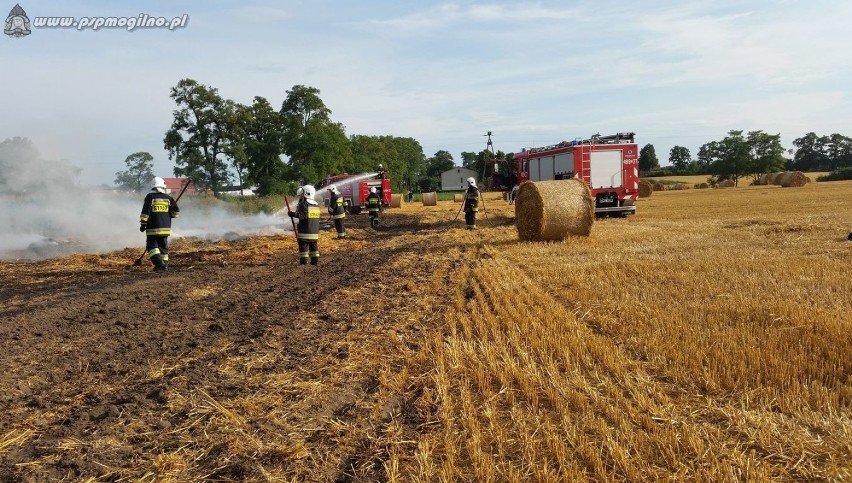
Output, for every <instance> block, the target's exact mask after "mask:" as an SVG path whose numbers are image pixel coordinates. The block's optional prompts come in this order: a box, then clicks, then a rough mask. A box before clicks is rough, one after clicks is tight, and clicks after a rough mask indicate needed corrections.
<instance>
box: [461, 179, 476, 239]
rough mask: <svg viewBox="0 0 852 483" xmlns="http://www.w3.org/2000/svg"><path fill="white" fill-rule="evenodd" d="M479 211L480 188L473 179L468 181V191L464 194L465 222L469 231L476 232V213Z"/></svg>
mask: <svg viewBox="0 0 852 483" xmlns="http://www.w3.org/2000/svg"><path fill="white" fill-rule="evenodd" d="M478 211H479V188H477V187H476V180H475V179H473V177H470V178H468V179H467V191H466V192H465V193H464V222H465V223H466V224H467V229H468V230H476V213H477V212H478Z"/></svg>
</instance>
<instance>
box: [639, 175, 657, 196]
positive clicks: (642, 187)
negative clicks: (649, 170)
mask: <svg viewBox="0 0 852 483" xmlns="http://www.w3.org/2000/svg"><path fill="white" fill-rule="evenodd" d="M653 192H654V185H652V184H651V183H650V182H649V181H645V180H644V179H643V180H640V181H639V197H640V198H648V197H649V196H651V193H653Z"/></svg>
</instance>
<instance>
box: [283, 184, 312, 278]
mask: <svg viewBox="0 0 852 483" xmlns="http://www.w3.org/2000/svg"><path fill="white" fill-rule="evenodd" d="M296 194H297V195H299V202H298V203H297V204H296V211H288V212H287V214H288V215H289V216H290V218H298V219H299V225H298V227H297V228H296V231H297V235H296V239H297V240H298V241H299V264H300V265H305V264H307V263H308V258H310V259H311V265H318V264H319V247H318V244H319V227H320V207H319V203H317V202H316V200H315V199H314V196H315V195H316V194H317V190H316V188H314V187H313V186H312V185H309V184H306V185H305V186H302V187H301V188H299V190H298V191H297V192H296Z"/></svg>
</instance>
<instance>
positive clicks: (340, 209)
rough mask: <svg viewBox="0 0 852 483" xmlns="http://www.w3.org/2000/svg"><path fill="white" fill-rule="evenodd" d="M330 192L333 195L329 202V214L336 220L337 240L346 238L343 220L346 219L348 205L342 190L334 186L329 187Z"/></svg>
mask: <svg viewBox="0 0 852 483" xmlns="http://www.w3.org/2000/svg"><path fill="white" fill-rule="evenodd" d="M328 192H329V193H331V198H330V199H329V200H328V214H329V215H331V219H332V220H334V228H335V230H337V238H346V228H345V227H344V226H343V219H344V218H346V205H345V202H344V200H343V196H340V190H338V189H337V186H334V185H331V186H329V187H328Z"/></svg>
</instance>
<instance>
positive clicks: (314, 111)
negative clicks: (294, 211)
mask: <svg viewBox="0 0 852 483" xmlns="http://www.w3.org/2000/svg"><path fill="white" fill-rule="evenodd" d="M330 115H331V110H330V109H328V108H327V107H326V106H325V104H324V103H323V101H322V99H320V97H319V89H316V88H314V87H306V86H303V85H296V86H293V88H292V89H290V90H289V91H287V98H286V99H284V102H283V103H282V104H281V118H282V122H283V137H282V141H283V147H284V153H285V154H286V155H287V156H288V157H289V161H290V170H291V175H292V176H294V177H296V178H299V179H301V180H302V181H309V182H319V181H320V180H321V179H322V178H323V177H325V176H326V175H328V174H332V173H339V172H341V171H342V170H343V166H344V164H345V161H346V160H347V159H348V158H349V157H350V156H351V149H350V146H349V139H348V138H347V137H346V132H345V129H344V127H343V125H342V124H340V123H335V122H332V121H331V119H330Z"/></svg>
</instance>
